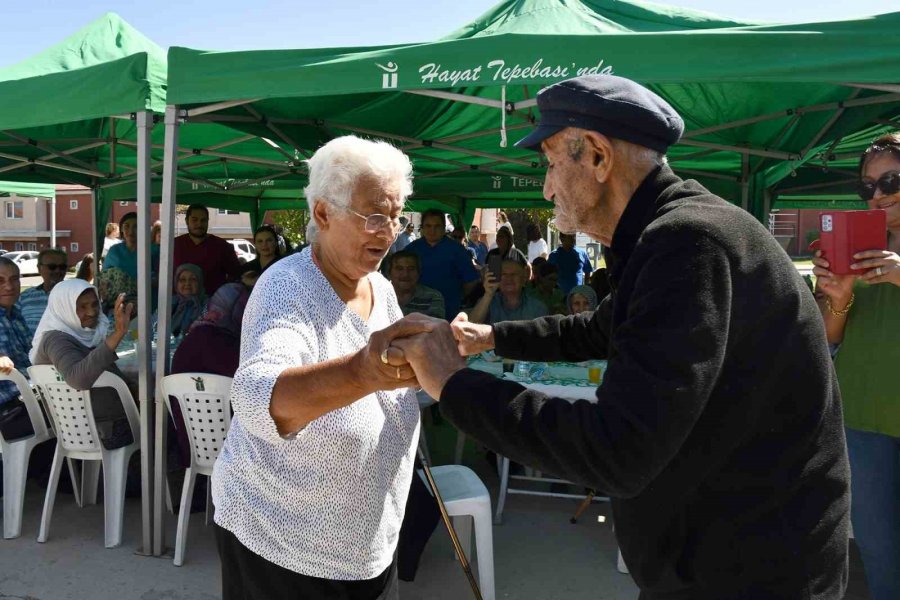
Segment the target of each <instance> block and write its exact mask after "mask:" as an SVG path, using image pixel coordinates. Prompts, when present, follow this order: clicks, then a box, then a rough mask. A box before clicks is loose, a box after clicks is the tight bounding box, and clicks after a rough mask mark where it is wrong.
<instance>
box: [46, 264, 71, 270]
mask: <svg viewBox="0 0 900 600" xmlns="http://www.w3.org/2000/svg"><path fill="white" fill-rule="evenodd" d="M41 266H42V267H47V270H48V271H65V270H66V268H67V265H65V264H58V265H55V264H48V263H44V264H42V265H41Z"/></svg>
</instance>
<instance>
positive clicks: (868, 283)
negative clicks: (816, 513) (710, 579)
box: [813, 133, 900, 600]
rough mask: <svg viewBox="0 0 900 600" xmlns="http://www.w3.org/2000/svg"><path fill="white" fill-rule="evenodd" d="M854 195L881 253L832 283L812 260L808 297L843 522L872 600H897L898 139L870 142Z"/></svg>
mask: <svg viewBox="0 0 900 600" xmlns="http://www.w3.org/2000/svg"><path fill="white" fill-rule="evenodd" d="M859 175H860V184H859V194H860V196H861V197H862V198H863V200H865V201H866V202H868V204H869V208H872V209H875V208H879V209H882V210H884V211H885V212H886V213H887V229H888V238H887V240H888V245H887V250H869V251H866V252H860V253H858V254H855V255H854V259H855V260H856V261H857V262H856V263H855V264H853V265H852V268H853V269H857V270H859V274H858V275H856V274H854V275H836V274H834V273H832V272H831V271H829V270H828V267H829V264H828V261H827V260H825V259H824V258H822V256H821V252H816V256H815V258H814V259H813V264H814V265H815V268H814V269H813V273H814V274H815V275H816V292H817V293H816V296H817V298H819V307H820V308H821V310H822V316H823V318H824V320H825V330H826V333H827V336H828V342H829V343H831V344H833V345H835V346H838V345H839V346H840V349H839V351H838V353H837V355H836V357H835V370H836V371H837V376H838V381H839V383H840V386H841V396H842V398H843V402H844V423H845V425H846V433H847V451H848V453H849V455H850V470H851V474H852V478H851V497H852V507H851V520H852V522H853V531H854V535H855V537H856V542H857V545H858V546H859V549H860V553H861V555H862V559H863V564H864V565H865V569H866V579H867V581H868V584H869V590H870V592H871V594H872V598H873V599H874V600H882V599H884V600H887V599H888V598H891V599H896V598H900V398H898V396H897V386H896V381H895V380H894V378H893V375H894V373H895V371H896V369H897V365H898V364H900V344H898V343H897V332H900V310H898V308H900V256H898V254H900V133H892V134H889V135H885V136H882V137H880V138H878V139H877V140H875V141H874V142H873V143H872V144H871V145H870V146H869V147H868V148H867V149H866V151H865V152H863V154H862V157H861V158H860V163H859Z"/></svg>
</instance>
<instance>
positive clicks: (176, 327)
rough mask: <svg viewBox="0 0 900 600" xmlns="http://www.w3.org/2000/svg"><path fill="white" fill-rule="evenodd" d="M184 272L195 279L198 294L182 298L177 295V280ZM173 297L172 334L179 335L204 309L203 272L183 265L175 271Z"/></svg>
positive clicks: (192, 265)
mask: <svg viewBox="0 0 900 600" xmlns="http://www.w3.org/2000/svg"><path fill="white" fill-rule="evenodd" d="M185 271H189V272H191V273H193V274H194V276H195V277H197V283H198V285H199V290H200V291H199V292H198V293H197V294H195V295H193V296H183V295H181V294H179V293H178V291H177V288H178V278H179V277H181V274H182V273H184V272H185ZM174 281H175V288H176V292H175V295H174V296H172V333H173V334H174V335H180V334H182V333H186V332H187V330H188V329H189V328H190V326H191V324H192V323H193V322H194V321H196V320H197V317H199V316H200V315H201V314H203V310H204V308H205V307H206V290H205V289H204V287H203V270H202V269H201V268H200V267H198V266H197V265H194V264H191V263H184V264H183V265H181V266H179V267H178V268H177V269H175V279H174Z"/></svg>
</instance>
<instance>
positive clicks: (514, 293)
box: [469, 258, 548, 325]
mask: <svg viewBox="0 0 900 600" xmlns="http://www.w3.org/2000/svg"><path fill="white" fill-rule="evenodd" d="M484 278H485V279H484V296H482V297H481V299H480V300H479V301H478V303H477V304H476V305H475V307H474V308H472V313H471V314H470V315H469V320H470V321H473V322H475V323H488V324H491V325H493V324H494V323H499V322H500V321H526V320H527V321H530V320H531V319H537V318H538V317H546V316H547V314H548V312H547V307H546V305H544V303H543V302H541V301H540V300H539V299H538V298H536V297H535V296H533V295H531V294H526V293H525V283H526V281H528V276H527V271H526V267H525V264H524V263H523V262H521V261H519V260H516V259H511V258H507V259H505V260H504V261H503V264H502V265H501V267H500V281H497V280H496V279H494V276H493V275H492V274H491V272H490V271H489V270H488V271H485V273H484ZM498 292H499V293H498Z"/></svg>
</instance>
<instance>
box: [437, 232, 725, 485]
mask: <svg viewBox="0 0 900 600" xmlns="http://www.w3.org/2000/svg"><path fill="white" fill-rule="evenodd" d="M679 241H683V240H664V241H661V242H660V243H659V244H658V245H653V248H651V249H649V250H648V249H646V248H645V252H644V253H643V254H644V255H643V256H637V255H635V256H633V257H632V260H633V261H635V262H637V264H635V263H634V262H633V263H632V265H629V267H631V266H634V268H637V269H640V271H639V272H638V273H637V274H636V275H635V277H634V279H633V281H634V287H633V289H630V290H627V292H628V304H627V306H626V307H622V309H621V310H622V313H621V314H620V313H619V312H617V313H616V319H617V322H616V327H615V330H614V334H613V338H612V340H611V341H612V346H613V347H614V348H615V349H616V355H615V357H614V358H613V359H612V360H611V361H610V363H609V367H608V369H607V372H606V376H605V379H604V381H603V384H602V385H601V387H600V388H599V389H598V391H597V402H596V403H590V402H587V401H583V400H582V401H577V402H574V403H573V402H570V401H569V400H566V399H563V398H551V397H547V396H545V395H544V394H541V393H539V392H536V391H533V390H528V389H526V388H524V387H522V386H521V385H518V384H516V383H513V382H509V381H503V380H500V379H496V378H494V377H492V376H490V375H487V374H484V373H480V372H476V371H473V370H470V369H464V370H462V371H460V372H459V373H457V374H455V375H454V376H453V377H451V378H450V380H449V381H448V382H447V384H446V385H445V386H444V389H443V392H442V393H441V399H440V400H441V402H440V405H441V412H442V413H443V414H444V415H445V416H446V417H447V419H448V420H449V421H450V422H452V423H453V424H454V425H456V426H457V427H459V428H460V429H461V430H462V431H464V432H466V433H468V434H469V435H471V436H472V437H474V438H475V439H477V440H479V441H480V442H482V443H484V444H485V445H487V446H488V447H489V448H491V449H493V450H494V451H496V452H497V453H499V454H502V455H504V456H508V457H510V458H512V459H514V460H516V461H519V462H523V463H525V464H528V465H530V466H533V467H537V468H539V469H541V470H543V471H546V472H549V473H553V474H556V475H558V476H561V477H565V478H567V479H570V480H572V481H576V482H579V483H582V484H585V485H588V486H591V487H594V488H597V489H601V490H603V491H604V492H605V493H606V494H608V495H611V496H615V497H619V498H629V497H634V496H635V495H637V494H639V493H640V492H641V491H642V490H644V489H645V488H646V487H647V485H648V484H649V483H650V482H651V481H653V479H654V478H655V477H656V476H657V475H658V474H659V473H660V472H661V471H662V469H663V468H664V467H665V466H666V465H667V464H668V463H669V462H670V461H671V460H672V458H673V457H674V456H675V455H676V454H677V452H678V451H679V449H680V447H681V445H682V444H683V442H684V440H685V439H686V437H687V436H688V434H689V433H690V432H691V430H692V428H693V426H694V424H695V423H696V420H697V419H698V417H699V416H700V414H701V412H702V411H703V409H704V407H705V405H706V401H707V399H708V398H709V396H710V394H711V392H712V390H713V387H714V385H715V382H716V380H717V376H718V373H719V372H720V370H721V366H722V363H723V360H724V354H725V347H726V345H727V339H728V329H729V318H730V303H731V276H730V270H729V261H728V259H727V256H726V254H725V252H724V251H723V250H722V249H721V248H720V247H719V246H717V245H716V244H714V243H713V242H707V241H704V240H702V239H701V240H688V241H687V243H681V244H678V243H677V242H679ZM648 245H649V244H648ZM653 250H655V251H653ZM619 291H620V292H621V291H622V290H619ZM547 321H548V320H545V323H547V324H545V325H544V327H543V329H542V328H540V327H536V326H534V325H532V326H531V327H530V329H529V328H528V327H527V326H526V327H525V328H524V329H521V327H522V325H520V324H515V326H510V329H511V330H515V333H516V336H517V338H518V339H519V340H521V344H522V345H523V346H526V345H527V346H528V347H538V348H539V347H542V346H544V345H547V346H550V345H554V346H556V347H557V348H559V347H560V346H562V345H564V344H568V343H569V340H570V337H569V336H567V335H565V332H566V327H568V328H569V329H570V330H572V331H578V333H577V336H576V339H578V343H579V344H583V345H584V346H582V347H590V346H589V345H588V343H587V342H586V338H587V337H588V335H589V334H588V333H587V332H586V331H585V330H584V329H585V328H586V327H587V325H588V324H587V323H585V322H584V321H583V320H582V321H581V322H580V324H579V319H578V317H575V318H574V319H572V318H569V319H560V320H556V321H553V320H549V323H548V322H547ZM529 334H530V335H532V336H534V337H533V338H532V339H528V338H527V337H526V336H527V335H529ZM541 334H546V337H541ZM597 335H598V336H600V340H599V342H598V343H597V344H596V345H597V346H598V347H599V346H602V345H603V344H604V343H605V340H604V339H603V338H602V333H597ZM499 337H500V339H501V340H503V344H498V350H501V346H503V347H505V345H506V343H508V342H509V341H510V339H512V337H513V336H511V335H507V334H506V332H503V333H502V334H501V335H500V336H499ZM548 338H549V340H550V341H549V342H548ZM535 354H536V353H529V354H528V356H534V355H535ZM567 355H568V351H566V352H564V351H563V350H562V349H559V350H557V351H556V352H555V353H553V354H552V356H553V357H557V356H567ZM545 356H546V354H545ZM699 467H700V466H699V465H698V468H699Z"/></svg>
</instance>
